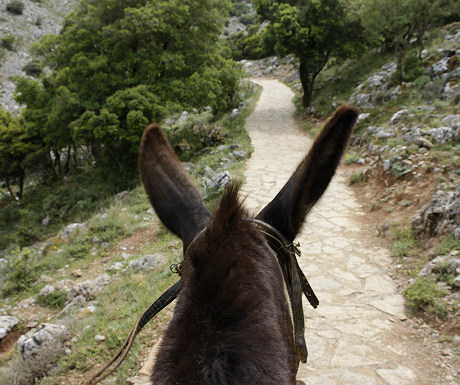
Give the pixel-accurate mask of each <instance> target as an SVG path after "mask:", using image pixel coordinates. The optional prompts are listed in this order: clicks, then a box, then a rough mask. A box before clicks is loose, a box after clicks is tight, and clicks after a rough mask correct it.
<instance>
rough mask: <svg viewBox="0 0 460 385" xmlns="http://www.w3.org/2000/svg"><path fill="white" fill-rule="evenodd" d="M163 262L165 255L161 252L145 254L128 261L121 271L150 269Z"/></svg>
mask: <svg viewBox="0 0 460 385" xmlns="http://www.w3.org/2000/svg"><path fill="white" fill-rule="evenodd" d="M165 262H166V260H165V257H164V256H163V255H161V254H158V253H156V254H152V255H145V256H143V257H142V258H139V259H135V260H133V261H130V262H129V263H128V266H126V267H125V268H124V269H123V271H124V272H126V271H129V270H132V271H136V272H139V271H150V270H154V269H157V268H159V267H161V266H163V265H164V264H165Z"/></svg>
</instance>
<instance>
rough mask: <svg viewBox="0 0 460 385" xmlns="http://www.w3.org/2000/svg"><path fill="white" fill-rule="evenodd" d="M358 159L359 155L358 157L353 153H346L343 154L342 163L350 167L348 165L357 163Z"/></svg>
mask: <svg viewBox="0 0 460 385" xmlns="http://www.w3.org/2000/svg"><path fill="white" fill-rule="evenodd" d="M359 159H360V158H359V155H358V154H356V153H355V152H353V151H350V152H347V153H346V154H345V159H344V163H345V164H346V165H350V164H353V163H356V162H358V160H359Z"/></svg>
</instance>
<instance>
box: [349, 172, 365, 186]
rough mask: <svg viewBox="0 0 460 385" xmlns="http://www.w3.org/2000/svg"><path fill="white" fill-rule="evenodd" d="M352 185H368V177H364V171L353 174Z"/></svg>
mask: <svg viewBox="0 0 460 385" xmlns="http://www.w3.org/2000/svg"><path fill="white" fill-rule="evenodd" d="M350 183H351V184H358V185H359V184H365V183H366V177H365V176H364V173H363V172H362V171H358V172H355V173H353V174H351V176H350Z"/></svg>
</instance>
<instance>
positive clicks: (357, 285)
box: [243, 79, 427, 385]
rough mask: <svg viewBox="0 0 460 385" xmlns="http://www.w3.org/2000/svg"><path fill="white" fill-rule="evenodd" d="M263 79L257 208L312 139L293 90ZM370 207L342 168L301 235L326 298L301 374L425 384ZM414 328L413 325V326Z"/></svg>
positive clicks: (311, 272) (255, 164) (252, 188)
mask: <svg viewBox="0 0 460 385" xmlns="http://www.w3.org/2000/svg"><path fill="white" fill-rule="evenodd" d="M253 81H254V82H255V83H257V84H259V85H261V86H262V87H263V92H262V95H261V98H260V100H259V102H258V104H257V107H256V109H255V111H254V112H253V114H251V116H250V117H249V118H248V120H247V123H246V129H247V131H248V133H249V135H250V137H251V141H252V145H253V147H254V153H253V154H252V156H251V158H250V159H249V161H248V163H247V169H246V172H245V176H246V178H247V180H246V183H245V185H244V187H243V192H244V193H245V194H247V201H246V202H247V206H248V208H249V209H251V211H254V213H255V214H256V213H257V212H258V210H260V209H261V208H262V207H263V206H264V205H265V204H267V203H268V202H269V201H270V200H271V199H272V198H273V197H274V196H275V195H276V193H277V192H278V191H279V189H280V188H281V187H282V186H283V185H284V183H285V182H286V181H287V180H288V178H289V177H290V175H291V173H292V172H293V171H294V170H295V168H296V166H297V164H298V163H299V162H300V160H301V159H302V158H303V157H304V155H305V154H306V152H307V151H308V148H309V147H310V145H311V140H310V139H309V138H308V137H307V136H306V135H305V134H304V133H303V132H302V131H300V130H299V128H298V127H297V124H296V122H295V120H294V118H293V113H294V106H293V104H292V102H291V100H292V98H293V96H294V95H293V93H292V92H291V90H290V89H289V88H287V87H286V86H284V85H283V84H282V83H280V82H279V81H277V80H261V79H254V80H253ZM363 215H365V214H364V212H363V211H362V210H361V208H360V204H359V202H357V200H356V198H355V196H354V194H353V192H352V191H351V189H350V188H349V187H348V186H347V182H346V178H345V176H344V175H343V173H342V172H341V171H340V170H339V172H338V173H337V174H336V176H335V177H334V179H333V180H332V182H331V184H330V185H329V187H328V190H327V191H326V193H325V195H324V196H323V198H322V200H321V201H320V202H319V203H318V204H317V205H316V207H315V208H314V209H313V210H312V212H311V213H310V215H309V216H308V217H307V223H306V226H305V227H304V230H303V232H302V233H301V234H300V236H299V237H298V238H297V240H298V241H299V242H300V244H301V250H302V251H303V256H302V257H301V258H300V260H299V262H300V265H301V267H302V269H303V271H304V272H305V275H306V276H307V278H308V279H309V281H310V283H311V285H312V287H313V289H314V290H315V292H316V294H317V296H318V298H319V300H320V305H319V307H318V309H317V310H313V309H312V308H311V307H310V305H309V304H308V302H306V301H305V302H304V308H305V318H306V328H307V333H306V338H307V345H308V348H309V360H308V363H307V364H306V365H301V367H300V369H299V372H298V376H297V378H298V379H299V380H303V381H304V382H305V383H306V384H307V385H341V384H343V385H374V384H375V385H380V384H382V385H418V384H426V383H427V382H426V381H425V380H426V378H425V379H424V380H422V379H421V378H419V377H418V374H420V372H421V371H423V370H422V367H423V366H424V364H423V363H418V364H417V361H418V360H416V359H414V358H415V357H413V354H412V353H413V352H414V350H415V351H416V350H417V349H418V348H420V349H422V350H423V347H422V346H414V345H413V343H414V342H413V341H411V342H409V341H408V338H406V337H405V332H404V328H405V326H404V320H405V317H404V302H403V298H402V297H401V295H399V294H398V293H397V290H396V286H395V284H394V283H393V281H392V279H391V277H390V276H389V274H388V273H389V267H390V266H391V257H390V254H389V252H388V250H387V249H383V248H381V247H378V246H376V245H375V243H376V242H375V239H374V242H372V235H371V234H370V232H369V230H366V229H363V226H362V225H361V223H360V222H359V217H360V216H363ZM406 334H407V333H406Z"/></svg>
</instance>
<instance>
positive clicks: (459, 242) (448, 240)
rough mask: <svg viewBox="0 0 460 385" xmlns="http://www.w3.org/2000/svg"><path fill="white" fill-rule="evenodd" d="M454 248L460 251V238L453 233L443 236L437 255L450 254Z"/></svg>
mask: <svg viewBox="0 0 460 385" xmlns="http://www.w3.org/2000/svg"><path fill="white" fill-rule="evenodd" d="M452 250H458V251H460V239H455V238H454V236H453V235H452V234H449V235H446V236H444V237H442V238H441V239H440V241H439V243H438V245H437V247H436V254H437V255H448V254H449V253H450V252H451V251H452Z"/></svg>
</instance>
